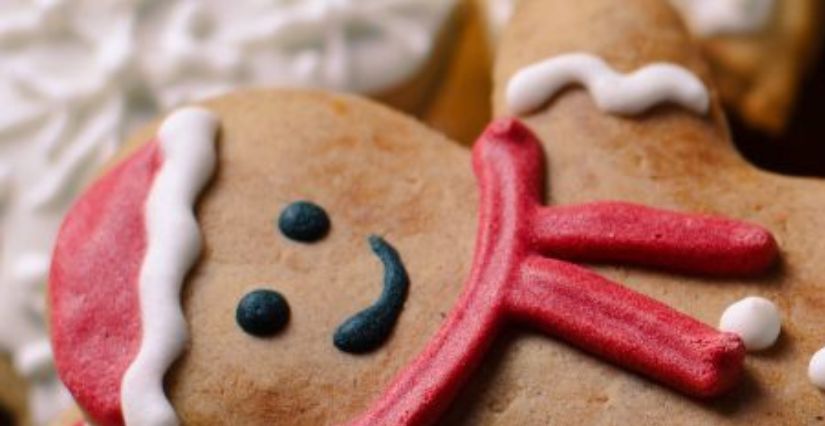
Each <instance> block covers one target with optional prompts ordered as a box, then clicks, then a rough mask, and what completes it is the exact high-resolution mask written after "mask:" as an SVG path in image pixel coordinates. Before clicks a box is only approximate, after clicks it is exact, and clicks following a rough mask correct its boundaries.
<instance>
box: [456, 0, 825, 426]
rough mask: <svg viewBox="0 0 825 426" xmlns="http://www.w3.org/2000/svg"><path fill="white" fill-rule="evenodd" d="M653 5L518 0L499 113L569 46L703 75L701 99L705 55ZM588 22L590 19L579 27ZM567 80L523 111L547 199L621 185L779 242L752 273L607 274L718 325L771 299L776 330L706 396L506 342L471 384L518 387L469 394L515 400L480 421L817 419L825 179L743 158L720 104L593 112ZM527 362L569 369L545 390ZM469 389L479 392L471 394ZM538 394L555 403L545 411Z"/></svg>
mask: <svg viewBox="0 0 825 426" xmlns="http://www.w3.org/2000/svg"><path fill="white" fill-rule="evenodd" d="M659 3H660V2H656V1H646V0H638V1H632V2H622V4H621V5H619V4H618V3H615V2H610V1H591V2H588V3H587V5H581V6H579V7H576V8H571V7H569V5H568V4H567V3H565V2H562V1H526V2H524V11H523V12H516V18H515V19H514V21H513V26H512V27H511V28H510V29H509V32H508V33H507V35H506V36H505V40H504V43H503V45H502V48H501V50H500V53H499V54H500V57H499V62H498V66H497V76H496V87H497V98H496V99H497V100H496V110H497V114H498V115H509V114H510V113H511V112H510V111H511V110H510V108H509V106H508V105H507V97H506V89H507V87H508V83H509V82H510V81H511V80H512V77H513V76H515V75H516V74H518V72H519V71H521V70H523V69H525V67H529V66H531V65H533V64H536V63H541V62H542V61H546V60H548V59H553V58H558V57H561V56H564V55H568V54H570V53H573V52H588V53H589V54H591V55H594V56H596V57H599V58H602V59H603V60H605V61H606V62H607V63H609V64H610V66H611V68H613V69H615V70H618V72H621V73H627V74H628V75H630V74H631V73H633V72H635V71H638V70H641V69H643V68H644V67H646V66H650V65H651V64H654V63H662V62H665V63H671V64H677V65H679V66H682V67H686V68H687V69H689V70H691V71H692V72H693V73H694V74H695V75H696V76H698V77H699V78H701V79H702V80H703V81H705V84H706V86H707V87H708V89H709V93H710V94H711V97H716V95H715V94H714V90H713V87H714V85H713V83H712V78H711V73H710V72H709V69H708V67H707V66H705V65H703V63H702V59H701V55H700V54H699V53H698V51H697V50H695V49H693V48H689V46H690V45H691V44H690V42H689V41H688V39H687V37H686V34H685V33H684V32H682V31H681V30H679V29H678V28H679V27H678V25H677V24H676V19H677V17H676V16H675V15H674V14H673V13H672V12H670V11H668V10H667V8H666V7H663V6H662V5H660V4H659ZM548 16H551V17H553V19H552V22H548V21H547V18H546V17H548ZM539 17H544V18H539ZM584 27H586V28H589V30H588V31H587V32H582V31H577V30H576V28H584ZM539 28H541V29H542V30H538V29H539ZM560 34H561V35H560ZM653 40H655V41H653ZM573 86H574V85H571V86H570V90H568V91H565V92H559V93H557V94H556V95H555V96H553V97H552V98H547V99H546V102H545V103H543V104H542V105H541V106H540V107H539V108H537V109H536V110H534V111H531V112H529V113H525V114H523V118H524V120H525V122H526V123H527V124H528V125H529V126H530V127H531V128H532V129H533V130H534V131H535V132H536V133H537V135H539V137H540V138H541V139H542V140H543V141H545V146H546V149H547V151H548V152H551V153H555V154H553V155H550V156H549V170H550V175H549V182H552V184H553V185H554V190H553V191H552V193H551V194H552V196H553V197H554V198H555V199H557V200H559V202H563V203H564V202H581V201H586V200H591V199H601V198H604V197H608V196H610V195H616V194H621V197H622V198H623V199H627V200H631V201H636V202H643V203H646V204H653V205H657V206H663V207H674V208H679V209H685V210H688V211H704V212H714V213H724V214H726V215H731V216H733V217H739V218H745V219H748V220H753V221H756V222H757V223H761V224H763V225H765V226H766V227H767V228H768V229H770V230H771V231H772V232H774V234H775V236H776V238H777V240H778V241H779V243H780V247H781V248H782V262H781V267H780V268H779V269H778V270H777V271H775V272H774V273H773V274H770V275H768V276H766V277H764V278H763V279H761V280H755V281H754V280H750V281H740V280H732V281H717V282H714V281H712V280H711V281H708V280H704V279H690V278H680V279H678V280H675V281H673V280H672V277H670V276H666V275H665V276H663V275H658V274H651V273H648V272H643V271H638V270H627V269H623V268H622V269H614V270H611V271H609V272H608V274H609V276H612V277H622V280H629V281H628V282H629V283H630V284H629V285H630V286H632V287H633V288H635V289H638V290H640V291H642V292H643V293H645V294H649V295H653V296H654V297H656V298H657V299H660V300H666V301H668V303H669V304H671V305H673V306H676V307H678V308H680V309H683V310H685V311H687V312H691V313H693V314H694V315H696V316H697V317H699V318H701V319H702V320H703V321H705V322H707V323H716V322H717V321H718V318H719V315H720V313H721V312H722V311H723V310H724V307H725V306H726V305H728V304H730V303H733V302H735V301H736V300H739V299H741V298H743V297H745V296H749V295H754V294H756V295H762V296H764V297H766V298H768V299H770V300H772V301H773V302H774V303H776V305H777V306H778V307H779V311H780V312H781V314H782V316H783V325H782V333H783V334H782V337H780V341H779V343H778V345H777V346H776V347H774V348H773V349H771V350H769V351H768V352H767V353H766V354H764V355H755V356H750V357H748V361H747V362H746V371H747V376H746V377H747V378H746V380H745V381H744V382H743V385H742V386H741V387H740V388H738V389H737V390H736V391H735V392H731V393H730V394H729V395H728V396H727V397H724V398H721V399H717V400H714V401H709V402H704V403H701V402H696V401H692V400H689V399H684V398H682V397H680V396H677V395H675V394H671V393H667V392H660V390H658V389H653V388H650V387H649V386H648V385H647V384H646V383H644V382H637V381H635V380H629V378H628V377H622V378H617V377H614V376H613V375H612V373H609V372H607V371H605V370H602V369H601V368H599V367H597V368H593V367H591V366H589V364H590V363H589V362H584V360H582V359H580V358H579V357H577V356H575V355H574V353H572V352H570V351H568V350H567V349H563V348H554V349H553V350H548V349H546V347H547V345H544V344H542V343H539V342H538V341H537V340H536V339H535V338H534V337H533V336H530V337H528V338H527V339H525V340H524V341H522V340H517V341H515V342H512V343H510V345H511V346H510V347H509V348H508V349H507V353H506V354H504V353H503V354H502V355H501V357H500V358H499V359H498V360H497V361H496V362H497V364H496V367H497V368H498V370H497V371H499V372H497V373H494V374H491V375H489V376H488V377H487V378H485V379H483V380H480V381H479V383H480V384H483V385H484V386H486V389H490V390H491V389H495V388H497V386H504V385H505V384H514V383H519V384H520V385H521V386H519V387H518V389H520V391H519V392H518V395H519V396H518V397H516V396H514V397H513V399H512V400H509V399H504V401H509V404H504V402H501V401H502V399H501V398H499V397H498V396H497V395H496V394H495V393H494V392H492V391H489V392H485V393H484V395H485V396H484V397H482V398H481V399H482V400H483V401H485V402H484V403H478V402H476V403H475V404H476V405H473V406H474V407H480V406H481V405H485V406H489V405H491V404H492V405H495V406H506V407H516V406H517V407H519V408H513V409H512V411H510V410H507V409H505V410H503V411H502V412H501V413H496V412H495V410H491V411H489V412H486V413H485V415H482V416H479V417H478V418H477V420H478V421H490V420H493V419H496V420H497V421H503V420H504V419H508V420H514V419H517V418H519V417H518V416H519V415H520V414H519V413H518V411H520V410H526V409H528V408H527V407H530V409H534V410H540V409H541V410H544V412H545V414H546V417H544V418H545V419H552V420H553V421H558V422H560V423H562V424H563V423H564V422H565V419H569V418H572V419H578V420H577V421H580V422H584V423H597V424H598V423H603V424H621V423H623V422H625V421H626V420H627V419H629V418H638V416H640V415H642V416H644V418H645V421H648V422H651V423H663V422H666V423H671V424H704V423H714V424H719V423H721V424H745V423H752V424H807V423H811V422H815V421H817V420H816V419H817V418H818V416H821V415H822V393H821V391H819V390H818V389H817V388H816V387H815V386H813V385H812V383H811V380H810V378H809V368H808V367H809V364H810V361H811V359H812V357H813V356H814V354H816V353H817V352H818V351H819V349H820V348H821V347H822V345H823V344H825V336H824V335H823V334H822V332H821V331H819V330H818V329H817V326H816V323H817V319H816V318H818V316H820V315H821V312H822V306H823V305H822V296H821V295H822V292H821V285H820V283H819V280H818V279H817V278H815V277H816V276H818V275H819V273H820V271H819V266H818V265H819V264H820V263H821V262H820V261H819V259H820V258H821V257H822V256H823V254H822V253H820V252H819V251H818V250H816V249H815V248H814V247H815V246H816V245H817V244H816V243H815V242H814V240H815V239H816V238H818V237H817V235H818V230H819V229H821V228H822V226H823V224H822V223H821V221H820V220H819V219H818V217H817V215H816V214H815V213H813V212H815V211H818V210H821V209H822V208H823V207H822V206H820V202H819V200H821V199H823V198H822V192H823V190H825V189H823V185H822V183H821V182H817V181H815V180H810V179H791V178H785V177H780V176H776V175H773V174H769V173H764V172H761V171H758V170H756V169H755V168H753V167H752V166H750V165H748V164H747V163H746V162H745V161H744V160H743V159H742V158H741V157H740V156H739V154H738V153H737V152H736V150H735V148H733V147H732V144H731V142H730V141H729V139H728V136H727V130H726V128H725V125H724V122H723V120H722V119H721V113H720V112H719V110H718V109H717V108H712V109H711V110H710V111H711V112H710V115H704V116H703V115H701V114H696V113H694V112H690V111H688V110H686V109H684V108H681V107H678V106H676V107H674V106H668V107H662V108H656V109H653V110H651V111H649V112H647V113H645V114H641V115H637V116H620V115H614V114H610V113H607V112H605V111H604V110H602V109H601V108H600V107H599V106H598V105H597V104H596V102H595V101H594V96H593V95H592V94H591V92H590V91H589V90H582V89H580V88H575V87H573ZM714 105H715V103H714ZM722 171H725V172H722ZM697 285H698V286H699V287H700V288H699V289H697V288H696V287H697ZM514 354H518V355H514ZM539 354H542V355H539ZM524 363H527V364H532V365H533V366H532V367H530V368H529V369H530V370H531V371H532V376H536V375H538V374H539V372H546V371H548V369H551V368H553V369H555V368H557V367H558V365H561V364H563V365H565V368H564V370H566V371H577V374H576V375H575V379H570V380H567V379H565V380H564V384H559V386H558V387H556V388H554V390H548V389H546V388H544V387H543V386H541V385H539V384H538V383H535V382H530V384H529V385H526V386H524V385H523V382H519V381H518V379H517V377H520V374H523V373H522V372H521V370H518V372H517V373H516V371H517V367H516V365H519V366H522V365H524ZM518 368H521V367H518ZM559 371H561V370H559ZM528 376H529V374H528ZM525 395H533V396H525ZM475 398H478V395H473V396H472V398H469V397H468V400H470V399H475ZM547 399H550V400H554V401H557V402H558V405H553V407H552V408H546V406H547V404H546V403H545V401H546V400H547ZM539 407H544V408H539ZM640 413H642V414H640ZM511 416H512V417H511Z"/></svg>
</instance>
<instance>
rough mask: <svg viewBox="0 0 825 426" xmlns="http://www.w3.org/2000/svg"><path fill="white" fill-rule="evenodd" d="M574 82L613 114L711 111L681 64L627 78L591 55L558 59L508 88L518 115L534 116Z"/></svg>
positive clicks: (698, 84) (525, 72)
mask: <svg viewBox="0 0 825 426" xmlns="http://www.w3.org/2000/svg"><path fill="white" fill-rule="evenodd" d="M574 83H578V84H581V85H583V86H584V87H585V88H586V89H587V90H588V91H589V92H590V94H591V96H593V99H594V101H595V103H596V105H597V106H598V107H599V108H600V109H601V110H603V111H605V112H608V113H612V114H618V115H636V114H641V113H643V112H645V111H647V110H648V109H650V108H652V107H654V106H656V105H659V104H662V103H675V104H678V105H681V106H683V107H685V108H687V109H689V110H691V111H693V112H695V113H697V114H702V115H704V114H707V112H708V109H709V108H710V95H709V94H708V90H707V88H706V87H705V85H704V83H702V81H701V80H700V79H699V78H698V77H696V76H695V75H694V74H693V73H692V72H690V71H688V70H687V69H685V68H683V67H681V66H678V65H675V64H669V63H657V64H652V65H648V66H646V67H644V68H641V69H639V70H637V71H635V72H633V73H630V74H626V75H623V74H620V73H618V72H616V71H615V70H613V69H612V68H611V67H610V65H608V64H607V63H606V62H605V61H604V60H602V59H601V58H598V57H596V56H593V55H590V54H586V53H570V54H566V55H561V56H556V57H554V58H550V59H547V60H545V61H542V62H539V63H536V64H533V65H530V66H528V67H526V68H523V69H522V70H520V71H519V72H518V73H516V74H515V75H514V76H513V77H512V78H511V79H510V81H509V83H508V84H507V94H506V96H507V106H508V108H509V109H510V112H511V113H513V114H526V113H529V112H532V111H534V110H536V109H538V108H540V107H541V106H542V105H544V104H545V103H547V102H548V101H549V100H550V99H552V98H553V97H555V96H556V95H557V94H558V93H559V92H560V91H561V90H562V89H564V88H566V87H568V86H569V85H571V84H574Z"/></svg>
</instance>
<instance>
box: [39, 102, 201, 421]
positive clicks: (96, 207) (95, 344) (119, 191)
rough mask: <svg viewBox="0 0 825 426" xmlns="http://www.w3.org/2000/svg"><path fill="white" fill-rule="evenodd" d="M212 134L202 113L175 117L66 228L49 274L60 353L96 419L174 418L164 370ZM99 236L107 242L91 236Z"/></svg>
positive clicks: (177, 334) (92, 193) (179, 327)
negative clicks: (165, 387)
mask: <svg viewBox="0 0 825 426" xmlns="http://www.w3.org/2000/svg"><path fill="white" fill-rule="evenodd" d="M216 132H217V121H216V118H215V117H214V116H213V115H212V114H211V113H209V112H208V111H205V110H202V109H196V108H188V109H183V110H180V111H178V112H176V113H175V114H173V115H171V116H170V117H169V118H168V119H167V120H166V122H165V123H164V124H163V126H162V127H161V130H160V132H159V134H158V140H157V141H155V142H152V143H149V144H147V145H146V146H145V147H144V148H142V149H141V150H140V151H138V152H137V153H136V154H134V155H133V156H131V157H130V158H129V159H127V160H126V161H125V162H124V163H122V164H120V165H119V166H117V167H116V168H115V169H113V170H112V171H111V172H109V173H108V174H107V175H106V176H105V177H104V178H103V179H101V180H99V181H97V182H96V183H95V184H94V185H93V186H92V187H91V188H90V189H89V190H88V191H87V192H86V193H85V194H84V195H83V196H82V197H81V198H80V199H79V200H78V202H77V204H76V205H75V206H74V208H73V209H72V210H71V211H70V212H69V214H68V215H67V217H66V220H65V221H64V224H63V227H62V228H61V231H60V238H58V240H57V241H58V244H57V246H56V247H55V251H54V259H53V261H52V268H51V276H50V279H49V282H50V291H49V303H50V305H51V317H50V319H51V322H50V325H51V329H52V342H53V345H54V353H55V361H56V363H57V365H58V370H59V371H60V374H61V379H62V380H63V382H64V383H65V384H66V386H67V387H68V388H69V390H70V391H71V392H72V395H73V396H74V398H75V400H76V401H77V403H78V404H79V405H80V406H81V407H83V410H84V412H85V413H86V414H87V415H88V416H89V419H90V420H91V421H92V422H93V423H95V424H106V425H118V424H124V422H126V423H128V424H130V425H142V424H151V425H156V424H176V423H177V419H176V417H175V413H174V411H172V409H171V407H170V406H169V403H168V401H166V398H165V396H164V394H163V375H164V374H165V372H166V370H167V368H168V367H169V365H170V364H171V362H172V361H174V359H175V358H176V357H177V356H178V354H179V351H180V349H182V346H183V344H184V342H185V339H186V334H187V333H186V324H185V322H184V319H183V315H182V312H181V307H180V302H179V298H180V295H179V293H180V288H181V285H182V283H183V280H184V278H185V275H186V274H187V273H188V271H189V269H190V267H191V266H192V265H193V263H194V262H195V261H196V260H197V257H198V255H199V251H200V232H199V230H198V227H197V222H196V221H195V218H194V215H193V211H192V209H193V205H194V202H195V199H196V197H197V195H198V193H199V192H200V190H201V188H202V187H203V185H205V183H206V181H207V180H208V179H209V178H210V176H211V175H212V172H213V166H214V164H215V161H216V159H215V149H214V145H215V137H216ZM103 235H105V236H107V241H110V242H111V244H109V243H107V244H100V241H99V239H98V238H95V237H94V236H103ZM90 236H92V237H90ZM101 365H105V366H106V368H105V369H103V370H101V369H100V366H101Z"/></svg>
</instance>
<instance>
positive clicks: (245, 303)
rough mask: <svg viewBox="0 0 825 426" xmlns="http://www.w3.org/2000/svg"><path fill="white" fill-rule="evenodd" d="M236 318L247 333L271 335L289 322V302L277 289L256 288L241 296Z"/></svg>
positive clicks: (259, 335)
mask: <svg viewBox="0 0 825 426" xmlns="http://www.w3.org/2000/svg"><path fill="white" fill-rule="evenodd" d="M235 320H236V321H237V323H238V325H239V326H240V327H241V328H242V329H243V331H245V332H246V333H248V334H251V335H253V336H256V337H269V336H272V335H274V334H276V333H278V332H279V331H281V330H282V329H283V328H284V327H285V326H286V324H287V322H289V304H287V302H286V299H285V298H284V296H282V295H281V294H280V293H278V292H277V291H272V290H255V291H252V292H250V293H248V294H247V295H246V296H244V297H243V298H241V301H240V303H238V308H237V310H236V311H235Z"/></svg>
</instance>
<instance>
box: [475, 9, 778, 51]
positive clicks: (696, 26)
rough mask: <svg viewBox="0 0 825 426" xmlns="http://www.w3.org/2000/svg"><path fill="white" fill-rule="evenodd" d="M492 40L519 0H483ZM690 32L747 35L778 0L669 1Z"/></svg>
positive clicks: (766, 17) (767, 17)
mask: <svg viewBox="0 0 825 426" xmlns="http://www.w3.org/2000/svg"><path fill="white" fill-rule="evenodd" d="M482 1H483V4H482V10H483V12H484V17H485V20H486V21H487V29H488V33H489V35H490V39H491V40H492V41H493V44H495V41H496V40H498V38H499V36H500V35H501V33H502V31H503V30H504V27H505V26H506V25H507V22H508V21H509V20H510V18H511V17H512V14H513V10H514V8H515V4H516V2H517V1H518V0H482ZM670 3H671V4H672V5H673V7H674V8H676V10H677V12H679V14H680V15H681V16H682V19H684V21H685V22H686V23H687V25H688V27H689V28H690V30H691V32H693V33H694V34H696V35H697V36H700V37H712V36H716V35H746V34H752V33H755V32H759V31H760V30H762V29H763V28H765V27H766V26H767V25H768V23H769V22H770V19H771V17H772V16H773V13H774V11H775V9H776V0H670Z"/></svg>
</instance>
